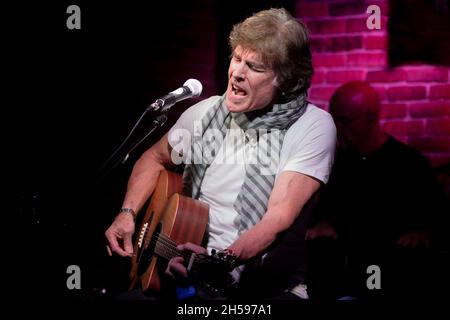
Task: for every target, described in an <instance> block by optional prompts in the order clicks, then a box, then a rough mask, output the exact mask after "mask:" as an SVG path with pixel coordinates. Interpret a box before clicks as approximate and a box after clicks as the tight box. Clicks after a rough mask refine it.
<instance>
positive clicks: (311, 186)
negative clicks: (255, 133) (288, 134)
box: [229, 171, 320, 261]
mask: <svg viewBox="0 0 450 320" xmlns="http://www.w3.org/2000/svg"><path fill="white" fill-rule="evenodd" d="M319 187H320V182H319V181H318V180H316V179H315V178H312V177H310V176H307V175H304V174H301V173H298V172H294V171H284V172H282V173H281V174H280V176H279V177H278V179H277V180H276V181H275V185H274V188H273V190H272V193H271V195H270V198H269V204H268V208H267V212H266V214H265V215H264V216H263V218H262V219H261V221H260V222H259V223H257V224H256V225H255V226H254V227H253V228H251V229H249V230H248V231H247V232H245V233H244V234H242V236H241V237H239V239H237V240H236V241H235V242H234V243H233V244H232V245H231V246H230V248H229V249H231V250H232V251H233V253H234V254H236V255H237V256H238V258H239V259H240V260H241V261H245V260H247V259H249V258H252V257H254V256H256V255H258V254H260V253H261V252H263V251H264V249H266V248H267V247H268V246H269V245H270V244H271V243H272V242H273V241H274V240H275V239H276V237H277V235H278V234H279V233H280V232H282V231H284V230H286V229H287V228H289V227H290V226H291V225H292V223H293V222H294V220H295V218H296V217H297V216H298V215H299V213H300V211H301V210H302V208H303V206H304V205H305V204H306V202H307V201H308V200H309V199H310V198H311V196H312V195H313V194H314V193H315V192H316V191H317V190H318V189H319Z"/></svg>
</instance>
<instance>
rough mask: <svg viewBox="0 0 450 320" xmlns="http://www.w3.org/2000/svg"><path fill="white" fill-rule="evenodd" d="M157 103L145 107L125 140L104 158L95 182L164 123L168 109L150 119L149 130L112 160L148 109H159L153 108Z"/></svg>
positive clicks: (126, 158) (123, 159) (122, 162)
mask: <svg viewBox="0 0 450 320" xmlns="http://www.w3.org/2000/svg"><path fill="white" fill-rule="evenodd" d="M158 103H159V102H158V100H157V101H156V102H154V103H152V104H151V105H150V106H149V107H147V109H145V111H144V113H143V114H142V115H141V116H140V118H139V119H138V121H137V122H136V124H135V125H134V126H133V128H132V129H131V131H130V133H129V134H128V136H127V137H126V138H125V140H124V141H123V142H122V143H121V145H120V146H119V147H118V148H117V149H116V151H114V152H113V153H112V154H111V156H110V157H109V158H108V160H106V161H105V163H104V164H103V165H102V166H101V167H100V169H99V170H98V171H97V174H98V175H100V173H101V171H104V173H103V174H101V175H100V178H98V179H97V183H100V182H101V181H102V180H103V179H104V178H105V177H106V176H107V175H108V174H109V173H110V172H111V171H112V170H113V169H114V168H116V167H117V166H118V165H119V164H124V163H125V162H126V161H127V160H128V158H129V156H130V153H131V152H133V151H134V150H135V149H136V148H137V147H138V146H139V145H140V144H141V143H142V142H144V140H145V139H147V137H148V136H150V135H151V134H152V133H153V132H154V131H155V130H156V129H158V128H161V127H162V126H163V125H164V124H165V123H166V121H167V119H168V117H167V111H168V110H164V111H163V112H162V113H161V114H159V115H158V116H156V117H155V119H153V121H152V125H151V127H150V130H149V131H148V132H146V133H144V134H142V135H141V136H140V137H139V139H136V140H135V141H134V142H133V143H132V144H131V146H130V147H128V149H127V150H125V152H123V153H122V155H121V156H120V157H118V158H116V159H115V160H114V161H112V160H113V157H114V156H115V155H116V154H117V153H118V152H119V150H120V149H121V148H122V147H123V146H124V145H125V143H126V142H127V141H128V139H129V138H130V137H131V135H132V133H133V131H134V130H135V129H136V128H137V126H138V125H139V123H140V122H141V120H142V119H143V118H144V116H145V115H146V114H147V113H148V112H149V111H152V110H153V111H155V110H158V109H159V108H155V107H156V105H158ZM159 107H160V106H159Z"/></svg>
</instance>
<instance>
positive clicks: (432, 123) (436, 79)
mask: <svg viewBox="0 0 450 320" xmlns="http://www.w3.org/2000/svg"><path fill="white" fill-rule="evenodd" d="M372 4H376V5H378V6H379V7H380V9H381V16H382V19H381V30H369V29H368V28H367V27H366V20H367V18H368V17H369V14H367V13H366V10H367V7H368V6H369V5H372ZM295 15H296V16H297V17H299V18H301V19H303V20H304V21H305V23H306V24H307V26H308V28H309V29H310V32H311V42H312V50H313V64H314V67H315V75H314V78H313V84H312V87H311V89H310V91H309V98H310V100H311V101H312V102H313V103H315V104H317V105H318V106H320V107H322V108H324V109H328V101H329V99H330V97H331V95H332V94H333V92H334V91H335V90H336V88H337V87H339V86H340V85H341V84H343V83H346V82H348V81H351V80H367V81H369V82H370V83H371V84H372V85H373V86H374V87H375V89H376V90H377V91H378V92H379V94H380V98H381V101H382V108H381V117H382V120H381V121H382V124H383V127H384V129H385V130H386V131H387V132H388V133H390V134H392V135H393V136H395V137H396V138H399V139H400V140H402V141H404V142H405V143H407V144H409V145H411V146H413V147H415V148H416V149H418V150H420V151H421V152H422V153H424V154H425V155H426V156H428V157H429V159H430V161H431V163H432V164H433V165H434V166H439V165H442V164H444V163H447V162H449V161H450V82H449V79H450V68H448V67H443V66H434V65H428V64H418V63H415V64H414V65H402V66H401V67H396V68H393V69H391V68H389V66H388V63H387V61H388V56H387V49H388V36H389V35H388V32H387V30H388V29H387V26H388V23H389V18H388V15H389V3H388V0H372V1H364V0H357V1H355V0H328V1H327V0H324V1H312V0H309V1H308V0H298V1H297V4H296V11H295ZM442 41H446V40H444V39H442Z"/></svg>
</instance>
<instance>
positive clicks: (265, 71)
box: [227, 46, 278, 112]
mask: <svg viewBox="0 0 450 320" xmlns="http://www.w3.org/2000/svg"><path fill="white" fill-rule="evenodd" d="M275 84H276V75H275V72H274V71H273V70H272V69H270V68H269V66H266V65H264V63H263V62H262V59H261V57H260V55H259V54H257V53H256V52H254V51H251V50H244V49H243V48H242V47H241V46H237V47H236V49H235V50H234V52H233V56H232V58H231V61H230V67H229V68H228V88H227V107H228V110H230V111H231V112H248V111H253V110H259V109H263V108H265V107H266V106H268V105H269V104H270V103H271V102H272V101H273V100H274V98H275V95H276V94H277V91H278V88H277V87H276V86H275Z"/></svg>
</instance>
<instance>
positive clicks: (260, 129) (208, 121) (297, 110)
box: [183, 94, 307, 233]
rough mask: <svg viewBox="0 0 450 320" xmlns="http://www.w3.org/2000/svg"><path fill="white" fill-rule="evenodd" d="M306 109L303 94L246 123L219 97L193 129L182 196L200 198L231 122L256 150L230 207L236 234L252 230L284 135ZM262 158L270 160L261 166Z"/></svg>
mask: <svg viewBox="0 0 450 320" xmlns="http://www.w3.org/2000/svg"><path fill="white" fill-rule="evenodd" d="M306 105H307V101H306V95H305V94H303V95H300V96H298V97H297V99H295V100H291V101H289V102H288V103H285V104H274V105H272V108H271V109H270V110H269V111H268V112H267V113H265V114H264V115H262V116H260V117H257V118H255V119H253V120H251V121H250V120H249V119H248V118H247V116H246V114H245V113H230V111H229V110H228V108H227V107H226V99H225V95H223V96H222V97H221V98H220V99H219V100H218V102H217V103H216V104H215V105H214V106H212V107H211V108H210V110H209V111H208V112H207V113H206V115H205V116H204V117H203V118H202V120H201V128H194V138H193V139H192V142H191V150H190V157H191V161H190V162H187V164H186V166H185V169H184V172H183V182H184V192H185V194H187V195H190V196H191V197H192V198H194V199H198V197H199V196H200V187H201V184H202V181H203V178H204V176H205V172H206V170H207V169H208V167H209V165H210V164H211V163H212V161H213V160H214V158H215V156H216V155H217V152H218V151H219V149H220V147H221V144H222V141H223V140H224V139H225V136H226V134H227V131H228V130H229V128H230V123H231V119H233V120H234V121H235V123H236V124H237V125H238V126H239V127H240V128H241V129H242V130H243V131H244V132H245V136H246V139H247V142H248V141H250V142H252V141H253V143H254V144H256V145H254V146H256V147H257V150H258V157H257V159H258V161H256V163H254V161H252V162H251V163H247V162H246V175H245V178H244V183H243V185H242V188H241V190H240V192H239V194H238V196H237V198H236V201H235V202H234V205H233V206H234V209H235V210H236V211H237V212H238V214H239V218H240V228H239V233H242V231H245V230H247V229H249V228H250V227H252V226H254V225H255V224H256V223H258V222H259V221H260V220H261V218H262V216H263V215H264V214H265V213H266V210H267V204H268V201H269V196H270V193H271V192H272V188H273V184H274V182H275V175H276V173H277V172H276V171H277V169H278V160H279V157H280V152H281V146H282V144H283V139H284V135H285V133H286V131H287V129H288V128H289V127H290V126H291V125H292V124H293V123H294V122H295V121H296V120H297V119H298V118H299V117H300V116H301V115H302V114H303V113H304V111H305V110H306ZM196 132H197V133H196ZM217 135H221V136H217ZM205 155H208V157H209V158H208V159H207V158H205ZM264 155H271V156H270V157H267V156H266V158H265V160H266V161H265V162H264V163H261V161H259V160H261V158H263V157H264ZM274 155H275V156H274ZM192 160H194V161H192ZM267 162H269V163H267Z"/></svg>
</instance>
